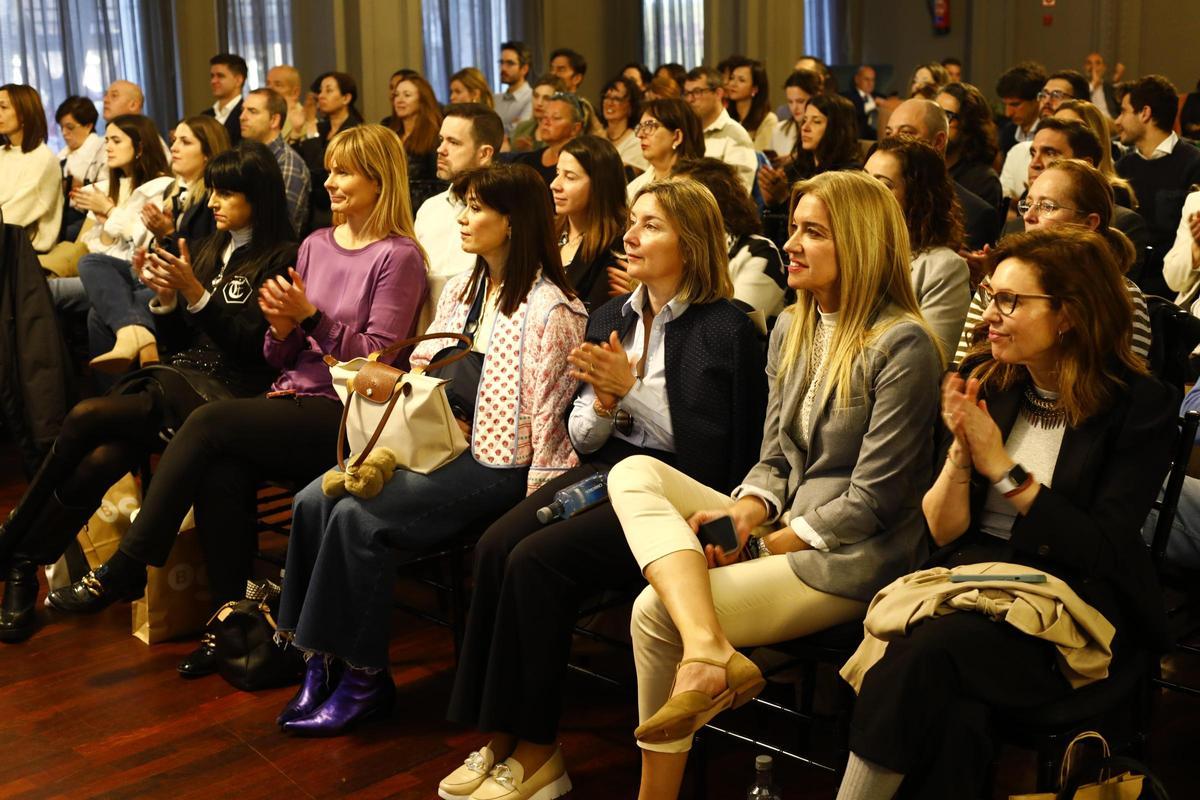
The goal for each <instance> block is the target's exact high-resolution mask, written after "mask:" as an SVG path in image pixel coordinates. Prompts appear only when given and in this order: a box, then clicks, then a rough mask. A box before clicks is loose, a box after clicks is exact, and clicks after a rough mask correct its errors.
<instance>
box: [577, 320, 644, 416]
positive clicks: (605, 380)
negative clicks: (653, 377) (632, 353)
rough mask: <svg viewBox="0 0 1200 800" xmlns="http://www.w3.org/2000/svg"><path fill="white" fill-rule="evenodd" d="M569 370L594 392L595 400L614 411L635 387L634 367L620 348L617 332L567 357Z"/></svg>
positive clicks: (585, 344) (581, 346) (584, 345)
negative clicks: (619, 402)
mask: <svg viewBox="0 0 1200 800" xmlns="http://www.w3.org/2000/svg"><path fill="white" fill-rule="evenodd" d="M567 362H568V363H570V365H571V367H572V369H571V370H570V373H569V374H570V375H571V377H572V378H574V379H575V380H579V381H583V382H584V383H586V384H588V385H589V386H591V387H592V389H593V390H595V392H596V399H597V400H599V401H600V404H601V405H603V406H604V407H606V408H613V407H614V406H616V404H617V402H618V401H619V400H620V399H621V398H622V397H624V396H625V395H627V394H629V391H630V390H631V389H633V387H634V386H635V385H636V384H637V377H636V376H635V375H634V372H633V363H632V362H631V361H630V359H629V354H628V353H626V352H625V348H624V347H623V346H622V345H621V339H620V337H619V336H617V332H616V331H613V332H612V333H610V334H609V336H608V341H607V342H601V343H600V344H593V343H592V342H584V343H583V344H581V345H579V346H578V347H576V348H575V349H574V350H572V351H571V352H570V353H569V354H568V355H567Z"/></svg>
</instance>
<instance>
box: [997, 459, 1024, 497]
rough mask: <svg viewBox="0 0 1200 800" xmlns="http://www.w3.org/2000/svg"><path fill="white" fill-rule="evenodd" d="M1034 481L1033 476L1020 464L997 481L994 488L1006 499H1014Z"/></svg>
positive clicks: (1015, 465)
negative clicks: (1013, 497) (1014, 496)
mask: <svg viewBox="0 0 1200 800" xmlns="http://www.w3.org/2000/svg"><path fill="white" fill-rule="evenodd" d="M1032 481H1033V475H1031V474H1030V473H1029V472H1027V471H1026V470H1025V468H1024V467H1022V466H1021V465H1020V464H1013V467H1012V469H1010V470H1009V471H1008V474H1007V475H1005V476H1004V477H1003V478H1001V479H1000V480H998V481H996V482H995V483H994V484H992V485H993V486H995V487H996V491H998V492H1000V494H1002V495H1004V496H1005V497H1012V496H1013V495H1015V494H1019V493H1020V492H1021V491H1022V490H1024V489H1025V487H1027V486H1028V485H1029V484H1030V483H1031V482H1032Z"/></svg>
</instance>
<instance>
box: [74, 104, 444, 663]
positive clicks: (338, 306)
mask: <svg viewBox="0 0 1200 800" xmlns="http://www.w3.org/2000/svg"><path fill="white" fill-rule="evenodd" d="M325 168H326V170H328V173H329V177H328V178H327V179H326V180H325V188H326V190H328V192H329V200H330V207H331V208H332V210H333V214H334V227H332V228H323V229H321V230H319V231H316V232H314V233H313V234H312V235H310V236H309V237H308V238H307V239H305V240H304V243H303V244H301V246H300V251H299V254H298V256H297V258H296V261H295V263H296V267H295V268H291V269H288V270H287V272H286V275H285V276H277V277H273V278H270V279H268V280H267V281H266V282H264V283H263V284H262V285H261V286H260V287H257V288H258V300H257V302H258V306H259V308H260V309H261V311H262V315H263V316H265V317H266V321H267V323H268V324H269V326H270V327H269V329H268V330H267V332H266V336H265V337H264V338H260V339H259V340H258V341H257V342H256V343H254V344H253V345H252V346H251V347H247V348H244V352H243V357H244V358H247V359H250V358H258V359H262V357H263V356H264V355H265V357H266V362H267V364H268V365H269V366H271V367H274V368H275V369H276V370H279V373H278V377H277V378H276V379H275V381H274V383H273V384H271V386H270V391H268V392H267V394H266V395H265V396H263V395H259V396H257V397H249V398H246V399H230V400H222V401H219V402H212V403H208V404H206V405H205V406H203V407H201V408H200V409H198V410H197V411H195V412H194V413H193V414H191V415H190V416H189V417H188V418H187V422H186V424H184V425H182V427H179V428H178V432H177V433H175V434H174V438H173V439H172V440H171V445H170V446H169V447H168V448H167V451H166V452H165V453H164V454H163V457H162V459H161V460H160V461H159V464H158V468H157V469H156V470H155V473H154V491H152V492H150V493H149V494H148V495H147V497H146V502H145V503H144V504H143V506H142V510H141V513H140V514H139V516H138V518H137V524H136V525H134V526H133V527H131V528H130V529H129V531H128V533H127V534H126V536H125V538H124V540H123V541H122V543H121V549H120V550H119V551H118V552H117V555H116V556H114V557H113V558H112V559H110V560H109V562H108V563H107V564H105V565H104V566H102V567H100V568H98V569H97V570H96V573H95V575H94V576H89V578H85V579H84V580H83V581H80V582H79V583H77V584H73V585H72V586H71V587H68V588H67V589H63V590H61V591H60V592H55V593H53V594H54V596H53V597H52V598H51V603H52V604H53V605H55V606H56V607H57V608H60V609H62V610H66V611H91V610H95V609H97V608H103V607H104V606H107V605H109V604H110V603H112V602H113V601H114V600H118V599H122V598H132V597H137V596H138V595H139V594H140V591H141V587H142V586H143V585H144V584H145V581H146V565H148V564H151V565H155V566H161V565H162V564H163V563H165V562H166V559H167V556H168V554H169V553H170V551H171V545H172V544H173V543H174V540H175V535H176V533H177V532H178V530H179V523H180V522H181V521H182V519H183V516H184V514H185V513H187V509H188V506H191V505H194V506H195V509H196V522H197V526H198V530H199V532H200V536H201V541H202V543H203V546H204V552H205V555H206V560H207V562H208V576H209V587H210V590H211V594H212V601H213V603H214V605H216V606H219V605H220V604H222V603H224V602H225V601H227V600H233V599H236V598H238V597H239V596H241V594H242V592H243V591H244V590H245V586H246V579H247V578H248V577H250V568H251V563H252V560H253V557H254V552H255V549H256V544H257V538H256V536H257V534H256V529H255V521H254V492H255V487H256V486H257V485H258V484H259V482H260V481H262V480H264V479H267V478H272V479H276V480H287V481H290V482H293V483H301V484H303V483H305V482H307V481H309V480H311V479H313V478H314V477H316V476H317V475H319V474H320V473H321V472H322V471H323V470H325V469H327V468H328V467H329V466H330V465H331V464H332V463H333V461H334V460H335V458H336V446H337V431H338V423H339V421H340V419H341V411H342V406H341V403H340V402H339V401H338V399H337V395H336V394H335V393H334V391H333V387H332V385H331V383H330V379H329V368H328V367H327V366H326V365H325V362H324V361H323V359H324V357H325V356H326V355H330V356H333V357H334V358H336V359H338V360H339V361H349V360H350V359H352V358H357V357H359V356H366V355H368V354H369V353H371V352H373V351H376V350H382V349H383V348H385V347H387V346H388V345H390V344H391V343H392V342H394V341H396V340H398V339H401V338H404V337H406V336H410V335H411V334H412V333H413V331H414V329H415V327H416V322H417V315H418V314H419V313H420V309H421V303H422V301H423V300H424V297H425V256H424V253H423V252H422V250H421V248H420V246H419V245H418V244H417V242H416V239H414V238H413V220H412V207H411V206H410V205H409V199H408V176H407V173H406V171H405V161H404V155H403V152H402V151H401V145H400V140H399V139H398V138H397V137H396V136H395V134H393V133H392V132H391V131H390V130H388V129H387V128H385V127H383V126H382V125H358V126H355V127H352V128H347V129H346V130H344V131H342V132H341V133H338V134H336V135H335V136H334V137H333V139H331V140H330V142H329V147H328V148H327V149H326V151H325ZM278 199H279V201H280V203H281V205H282V203H283V197H282V192H280V197H279V198H278ZM221 213H223V214H225V215H229V214H233V213H235V211H233V210H230V209H221ZM235 241H236V240H235ZM244 288H245V290H246V291H245V292H244V293H243V292H242V291H240V290H232V289H229V288H226V289H225V290H224V291H223V292H222V295H223V297H224V299H225V300H226V302H229V301H230V298H231V297H232V298H234V299H236V298H238V297H241V298H242V300H243V302H248V303H253V302H254V299H253V298H252V297H250V291H249V290H250V289H251V288H252V287H250V286H246V287H244ZM187 302H188V308H189V309H191V308H192V307H193V306H194V305H198V304H199V302H193V301H192V298H190V297H188V298H187ZM215 336H216V334H214V338H215ZM89 579H90V580H89ZM215 663H216V662H215V655H214V651H213V648H212V642H211V640H210V639H208V638H207V637H206V638H205V639H203V640H202V641H201V643H200V647H199V648H198V649H197V650H196V651H195V652H193V653H192V654H191V655H190V656H189V657H188V658H187V659H186V660H185V661H184V662H183V664H181V665H180V667H179V670H180V672H181V673H182V674H184V675H185V676H186V677H194V676H198V675H206V674H208V673H210V672H212V671H213V669H214V668H215Z"/></svg>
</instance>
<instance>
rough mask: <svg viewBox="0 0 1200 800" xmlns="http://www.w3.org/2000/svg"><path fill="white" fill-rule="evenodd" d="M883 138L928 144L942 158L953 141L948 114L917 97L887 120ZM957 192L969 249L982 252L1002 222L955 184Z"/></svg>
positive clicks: (985, 204) (905, 103) (900, 107)
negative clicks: (892, 137)
mask: <svg viewBox="0 0 1200 800" xmlns="http://www.w3.org/2000/svg"><path fill="white" fill-rule="evenodd" d="M884 136H885V137H889V136H900V137H902V138H909V139H917V140H919V141H922V142H925V144H927V145H929V146H931V147H932V148H933V149H934V150H937V151H938V152H939V153H941V154H942V156H943V157H945V155H946V143H947V142H948V141H949V139H950V122H949V120H948V119H947V118H946V112H945V111H943V110H942V107H941V106H939V105H938V104H937V103H935V102H933V101H932V100H926V99H924V98H921V97H914V98H912V99H910V100H905V101H904V102H903V103H901V104H900V105H899V106H897V107H896V110H895V111H893V112H892V116H890V117H888V122H887V128H886V129H885V130H884ZM954 192H955V194H957V195H958V202H959V205H961V206H962V210H963V225H964V227H966V229H967V247H968V248H969V249H971V250H979V249H981V248H982V247H983V246H984V245H985V244H991V243H993V242H995V241H996V232H997V230H998V229H999V221H998V219H997V215H996V209H995V207H994V206H991V205H988V203H987V201H986V200H984V199H983V198H981V197H980V196H979V195H977V194H975V193H974V192H972V191H970V190H969V189H967V188H966V187H964V186H963V185H962V184H960V183H958V182H957V181H955V183H954Z"/></svg>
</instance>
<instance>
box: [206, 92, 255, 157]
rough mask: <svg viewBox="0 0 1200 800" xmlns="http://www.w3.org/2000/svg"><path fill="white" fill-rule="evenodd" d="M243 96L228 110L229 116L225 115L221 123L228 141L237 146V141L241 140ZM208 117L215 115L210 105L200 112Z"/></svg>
mask: <svg viewBox="0 0 1200 800" xmlns="http://www.w3.org/2000/svg"><path fill="white" fill-rule="evenodd" d="M243 102H245V98H242V97H239V98H238V101H237V105H236V106H234V107H233V109H232V110H231V111H230V112H229V116H227V117H225V121H224V122H223V123H221V124H223V125H224V126H225V130H226V131H227V132H228V133H229V143H230V144H232V145H234V146H237V143H238V142H240V141H241V140H242V103H243ZM200 113H201V114H204V115H205V116H208V117H215V116H217V112H216V111H213V109H212V106H209V107H208V108H206V109H204V110H203V111H201V112H200Z"/></svg>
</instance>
